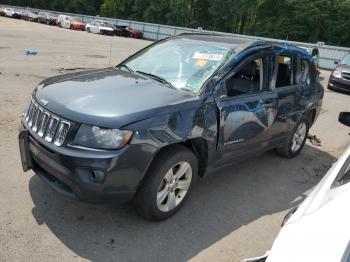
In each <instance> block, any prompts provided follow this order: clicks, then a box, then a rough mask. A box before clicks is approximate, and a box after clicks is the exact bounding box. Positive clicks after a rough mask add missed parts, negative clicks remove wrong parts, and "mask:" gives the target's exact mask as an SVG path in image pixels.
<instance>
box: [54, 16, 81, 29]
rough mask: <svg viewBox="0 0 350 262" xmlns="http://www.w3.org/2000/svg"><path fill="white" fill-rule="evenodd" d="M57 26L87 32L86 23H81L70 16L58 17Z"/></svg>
mask: <svg viewBox="0 0 350 262" xmlns="http://www.w3.org/2000/svg"><path fill="white" fill-rule="evenodd" d="M57 25H58V26H59V27H63V28H70V29H72V30H81V31H85V23H83V22H80V21H78V20H77V19H76V18H74V17H71V16H68V15H60V16H58V20H57Z"/></svg>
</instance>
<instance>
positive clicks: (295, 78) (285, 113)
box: [272, 52, 304, 139]
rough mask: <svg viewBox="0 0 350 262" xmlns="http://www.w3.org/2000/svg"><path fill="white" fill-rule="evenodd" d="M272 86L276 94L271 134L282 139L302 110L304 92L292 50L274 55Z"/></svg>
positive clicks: (295, 57) (296, 60)
mask: <svg viewBox="0 0 350 262" xmlns="http://www.w3.org/2000/svg"><path fill="white" fill-rule="evenodd" d="M272 87H273V88H274V89H275V91H276V94H277V96H278V108H277V119H276V126H275V127H276V128H275V129H274V130H273V135H274V137H275V138H276V139H283V138H284V137H285V136H286V135H288V133H289V132H290V130H291V129H292V128H293V127H294V125H295V122H296V121H297V120H298V118H299V116H300V114H302V113H303V111H304V108H303V107H302V106H301V103H302V99H303V97H302V94H303V93H304V92H303V87H302V85H301V84H300V72H299V70H298V59H297V56H296V54H294V53H293V52H288V53H281V54H278V55H276V57H275V71H274V77H273V81H272Z"/></svg>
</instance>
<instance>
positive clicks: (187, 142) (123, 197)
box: [19, 34, 324, 220]
mask: <svg viewBox="0 0 350 262" xmlns="http://www.w3.org/2000/svg"><path fill="white" fill-rule="evenodd" d="M323 93H324V92H323V88H322V86H321V85H320V84H319V82H318V78H317V73H316V67H315V63H314V61H313V59H312V57H311V55H310V54H309V53H308V52H306V51H305V50H303V49H301V48H298V47H295V46H292V45H289V44H280V43H274V42H266V41H252V40H246V39H239V38H233V37H227V36H218V35H216V36H211V35H203V34H183V35H180V36H176V37H171V38H168V39H164V40H161V41H159V42H157V43H154V44H152V45H150V46H148V47H146V48H145V49H143V50H141V51H139V52H138V53H136V54H134V55H132V56H131V57H129V58H128V59H126V60H125V61H123V62H122V63H120V64H119V65H117V66H115V67H111V68H105V69H100V70H91V71H85V72H80V73H73V74H67V75H60V76H56V77H52V78H49V79H47V80H45V81H43V82H41V83H40V84H39V85H38V86H37V87H36V88H35V90H34V92H33V94H32V96H31V98H30V101H29V104H28V107H27V108H26V110H25V112H24V114H23V118H22V124H21V129H20V134H19V145H20V152H21V159H22V165H23V169H24V171H27V170H29V169H32V170H33V171H34V172H35V173H36V174H37V175H38V176H39V177H41V178H42V180H43V181H45V182H47V184H48V185H49V186H51V187H52V188H53V189H55V190H56V191H58V192H60V193H62V194H64V195H66V196H67V197H70V198H74V199H79V200H82V201H87V202H91V203H106V202H110V203H121V202H128V201H132V202H133V203H134V204H135V206H136V208H137V210H138V212H139V213H140V214H141V215H142V216H143V217H145V218H147V219H150V220H162V219H165V218H168V217H170V216H171V215H173V214H174V213H175V212H176V211H177V210H178V209H179V208H180V207H181V206H182V205H183V204H184V202H185V200H186V198H188V196H189V193H190V191H191V190H192V188H193V186H194V184H195V181H196V179H197V178H198V177H204V176H206V175H207V174H209V173H211V172H213V171H214V170H216V169H217V168H220V167H222V166H225V165H228V164H230V163H232V161H234V160H238V159H241V158H246V157H247V156H249V155H255V154H257V153H261V152H264V151H267V150H271V149H276V151H277V152H278V153H279V154H281V155H282V156H284V157H287V158H292V157H295V156H297V155H298V154H299V153H300V151H301V150H302V148H303V146H304V143H305V140H306V138H307V135H308V131H309V128H310V126H311V125H312V124H313V123H314V121H315V119H316V118H317V116H318V114H319V112H320V108H321V103H322V98H323Z"/></svg>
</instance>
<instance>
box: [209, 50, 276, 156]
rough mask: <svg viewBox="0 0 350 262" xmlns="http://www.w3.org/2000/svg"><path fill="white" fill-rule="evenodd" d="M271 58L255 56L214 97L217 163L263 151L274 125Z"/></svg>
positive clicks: (239, 68) (223, 83)
mask: <svg viewBox="0 0 350 262" xmlns="http://www.w3.org/2000/svg"><path fill="white" fill-rule="evenodd" d="M272 61H273V60H272V56H270V54H265V55H257V56H253V57H250V58H248V59H246V60H245V61H243V62H242V63H241V64H240V65H238V66H237V67H235V69H234V70H233V72H232V73H231V74H229V76H228V77H226V78H225V79H223V80H222V81H221V84H220V87H219V89H218V90H220V91H218V92H217V93H216V95H215V96H216V103H217V107H218V110H219V115H220V127H219V137H218V146H217V148H218V152H219V155H220V162H221V161H223V162H225V161H228V160H231V159H233V158H239V157H241V156H243V155H248V154H251V153H255V152H257V151H264V150H266V148H268V147H269V146H270V143H269V141H270V140H271V138H272V130H273V128H274V125H275V123H276V115H277V107H278V96H277V94H276V92H274V91H273V90H271V76H272V74H271V72H272V66H271V64H272Z"/></svg>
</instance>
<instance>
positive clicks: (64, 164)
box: [19, 123, 155, 204]
mask: <svg viewBox="0 0 350 262" xmlns="http://www.w3.org/2000/svg"><path fill="white" fill-rule="evenodd" d="M25 133H27V135H26V134H25ZM26 136H27V139H23V137H26ZM19 138H20V149H21V150H20V151H21V159H22V164H23V168H24V170H25V171H26V169H32V170H33V171H34V172H35V173H36V174H37V175H38V176H39V177H40V178H41V179H42V180H43V181H45V182H46V183H47V184H48V185H50V186H51V187H52V188H53V189H54V190H55V191H57V192H59V193H61V194H63V195H65V196H66V197H69V198H71V199H78V200H81V201H84V202H89V203H114V204H117V203H125V202H128V201H130V200H131V199H132V197H133V196H134V194H135V192H136V191H137V188H138V185H139V183H140V182H141V180H142V179H143V177H144V175H145V173H146V170H147V168H148V166H149V164H150V162H151V161H152V159H153V153H152V152H155V151H154V150H153V148H150V146H149V145H127V146H125V147H124V148H123V149H121V150H117V151H92V150H91V151H90V150H86V149H79V148H68V147H57V146H55V145H53V144H50V143H45V141H41V140H40V139H38V137H37V136H36V134H35V133H33V132H32V131H31V130H30V129H29V130H28V129H27V127H26V126H25V123H23V124H22V126H21V128H20V136H19ZM25 166H27V168H25Z"/></svg>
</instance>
